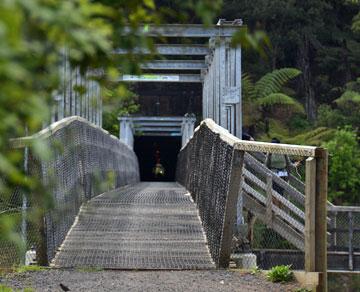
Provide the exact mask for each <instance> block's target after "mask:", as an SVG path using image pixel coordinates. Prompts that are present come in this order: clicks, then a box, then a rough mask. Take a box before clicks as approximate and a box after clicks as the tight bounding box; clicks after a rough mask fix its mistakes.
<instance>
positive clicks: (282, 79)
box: [254, 68, 301, 98]
mask: <svg viewBox="0 0 360 292" xmlns="http://www.w3.org/2000/svg"><path fill="white" fill-rule="evenodd" d="M300 74H301V71H299V70H298V69H295V68H282V69H278V70H274V71H272V72H270V73H267V74H266V75H265V76H263V77H262V78H261V79H260V80H259V81H257V82H256V83H255V87H254V94H255V95H256V97H257V98H263V97H265V96H267V95H270V94H272V93H278V92H281V89H282V87H283V86H284V85H285V84H286V83H287V82H289V81H290V80H291V79H294V78H295V77H297V76H299V75H300Z"/></svg>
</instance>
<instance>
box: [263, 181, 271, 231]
mask: <svg viewBox="0 0 360 292" xmlns="http://www.w3.org/2000/svg"><path fill="white" fill-rule="evenodd" d="M265 190H266V224H267V225H268V226H269V227H271V226H272V219H273V218H272V217H273V216H272V214H273V213H272V210H273V196H272V177H271V175H267V176H266V187H265Z"/></svg>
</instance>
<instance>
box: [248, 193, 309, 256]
mask: <svg viewBox="0 0 360 292" xmlns="http://www.w3.org/2000/svg"><path fill="white" fill-rule="evenodd" d="M243 203H244V208H245V209H247V210H250V211H251V212H252V213H254V214H255V215H256V216H257V218H259V220H260V221H262V222H263V223H266V218H265V212H266V210H265V207H264V206H263V205H261V204H260V203H259V202H258V201H257V200H255V199H254V198H253V197H251V196H250V195H248V194H247V193H243ZM272 229H273V230H274V231H275V232H277V233H278V234H279V235H280V236H282V237H283V238H284V239H286V240H288V241H289V242H290V243H292V244H293V245H294V246H296V247H297V248H298V249H300V250H302V251H303V250H304V237H303V235H302V234H301V233H299V232H297V231H296V230H294V229H293V228H291V227H290V226H289V225H288V224H286V223H285V222H284V221H282V220H281V219H279V218H277V217H275V218H274V221H273V227H272Z"/></svg>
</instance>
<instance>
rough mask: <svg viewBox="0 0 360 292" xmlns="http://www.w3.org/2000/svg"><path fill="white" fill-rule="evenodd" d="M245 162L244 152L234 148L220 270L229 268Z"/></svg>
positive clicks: (220, 255) (221, 245)
mask: <svg viewBox="0 0 360 292" xmlns="http://www.w3.org/2000/svg"><path fill="white" fill-rule="evenodd" d="M243 162H244V151H240V150H237V149H236V147H235V146H234V150H233V157H232V161H231V172H230V180H229V189H228V193H227V197H226V204H225V213H224V217H225V218H224V225H223V231H222V237H221V242H220V252H219V263H218V265H217V266H219V267H220V268H227V267H228V266H229V260H230V253H231V243H232V235H233V230H234V225H235V218H236V203H237V199H238V195H239V193H240V191H241V190H240V185H241V176H242V168H243Z"/></svg>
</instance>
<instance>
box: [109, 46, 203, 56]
mask: <svg viewBox="0 0 360 292" xmlns="http://www.w3.org/2000/svg"><path fill="white" fill-rule="evenodd" d="M128 53H135V54H144V55H148V54H151V51H150V50H148V49H145V48H135V49H133V50H126V49H116V50H115V51H114V54H119V55H124V54H128ZM209 53H210V49H209V47H208V46H207V45H193V44H189V45H182V44H169V45H167V44H158V45H155V54H159V55H168V56H177V55H179V56H185V55H187V56H205V55H208V54H209Z"/></svg>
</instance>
